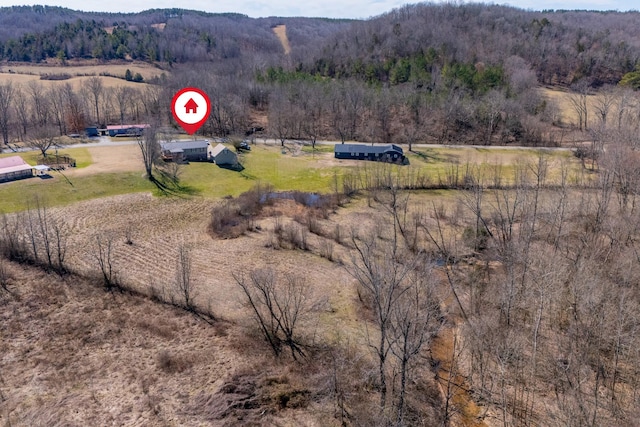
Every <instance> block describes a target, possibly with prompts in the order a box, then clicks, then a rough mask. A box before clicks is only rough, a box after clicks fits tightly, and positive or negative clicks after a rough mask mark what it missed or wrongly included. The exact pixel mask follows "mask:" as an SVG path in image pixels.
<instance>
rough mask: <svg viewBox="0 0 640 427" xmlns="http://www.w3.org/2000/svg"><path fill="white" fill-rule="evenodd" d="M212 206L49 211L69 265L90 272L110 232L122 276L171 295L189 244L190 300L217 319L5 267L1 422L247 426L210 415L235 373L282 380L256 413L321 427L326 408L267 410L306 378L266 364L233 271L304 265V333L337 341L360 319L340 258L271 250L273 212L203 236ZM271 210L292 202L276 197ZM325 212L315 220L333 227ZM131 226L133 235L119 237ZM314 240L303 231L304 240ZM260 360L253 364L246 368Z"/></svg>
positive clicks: (140, 203) (357, 336) (154, 203)
mask: <svg viewBox="0 0 640 427" xmlns="http://www.w3.org/2000/svg"><path fill="white" fill-rule="evenodd" d="M94 152H95V151H94ZM98 158H99V156H98ZM212 203H214V202H211V201H205V200H180V199H162V198H161V199H158V198H153V197H151V196H150V195H145V194H137V195H127V196H118V197H112V198H105V199H99V200H93V201H89V202H84V203H77V204H75V205H73V206H70V207H66V208H56V209H50V211H49V214H50V215H51V217H52V218H58V219H61V218H64V219H65V222H66V224H68V227H69V231H70V232H71V237H70V239H69V243H68V245H69V253H68V259H69V265H70V267H71V268H72V269H73V270H74V271H77V272H80V273H83V274H86V275H89V276H90V275H92V274H93V273H95V272H96V271H97V264H96V259H95V257H94V254H95V252H94V245H95V238H94V236H96V235H100V236H102V237H103V238H105V236H113V237H114V254H115V262H116V264H115V265H116V269H117V271H118V274H119V277H120V278H121V280H122V281H123V283H126V284H127V286H129V287H131V288H133V289H136V290H137V291H139V292H141V293H143V294H147V295H150V294H155V295H156V296H158V297H161V298H164V299H165V300H171V299H172V297H174V298H177V296H176V295H175V293H174V291H173V285H172V283H173V281H174V279H175V266H176V248H177V247H178V245H180V244H182V243H186V244H187V245H189V247H190V248H191V251H192V259H193V271H194V272H195V274H194V280H195V283H196V285H197V295H196V304H197V305H198V306H199V307H201V308H203V309H206V310H207V311H210V312H211V313H212V314H214V315H215V316H216V317H217V318H219V319H224V320H223V321H220V322H217V323H216V325H217V326H209V325H207V324H206V323H205V322H204V321H202V320H198V319H197V318H196V317H194V316H192V315H189V314H186V313H184V312H183V311H181V310H179V309H174V308H171V307H167V306H163V305H161V304H158V303H153V302H151V300H149V299H148V298H141V297H136V296H130V295H120V294H117V293H116V294H109V293H105V292H104V291H102V290H100V289H99V288H98V287H97V286H95V285H92V284H90V283H89V282H86V283H71V282H70V283H65V281H60V280H58V279H56V278H55V277H53V276H48V275H46V274H44V273H41V272H39V271H37V270H35V269H30V268H24V267H20V266H17V265H11V266H10V268H11V271H12V273H14V276H15V281H16V282H18V283H21V284H23V285H20V287H19V293H20V295H21V297H20V298H19V299H18V300H15V301H10V302H9V303H3V304H2V306H1V308H0V316H1V318H2V319H3V322H4V323H3V324H4V325H5V326H6V329H4V331H5V333H3V339H2V350H3V351H2V354H3V356H2V357H1V358H0V361H1V362H2V371H0V372H1V375H2V380H3V384H2V385H0V390H2V391H3V393H4V394H5V401H4V402H2V403H0V420H3V422H9V423H11V424H12V425H24V424H30V425H38V424H39V425H43V424H47V423H48V421H47V420H54V419H55V420H56V421H59V422H63V420H64V421H66V422H70V423H73V422H83V423H89V424H100V423H102V424H104V423H105V422H108V423H112V424H118V425H123V424H125V425H149V424H154V425H157V424H158V423H161V422H163V421H164V422H169V424H168V425H201V424H202V423H206V424H207V425H209V423H211V422H213V424H214V425H236V424H238V423H240V424H244V423H243V422H241V421H237V420H236V421H234V417H233V414H231V415H225V416H224V418H225V419H224V421H220V420H219V419H218V421H216V419H217V418H216V417H218V416H219V414H221V413H223V412H224V411H223V409H224V408H225V407H226V404H225V401H224V399H223V397H224V395H222V396H221V395H220V389H221V387H222V385H223V384H224V383H225V382H227V381H230V380H231V379H232V378H233V377H234V376H237V375H240V376H242V375H248V377H249V378H250V379H251V381H258V383H259V382H260V381H262V380H264V379H265V378H266V379H268V377H269V375H270V374H269V372H273V374H272V375H276V376H277V378H282V377H283V376H284V377H285V379H286V380H285V383H284V384H279V383H278V384H276V386H277V387H279V388H278V390H275V391H274V390H270V389H269V388H267V386H264V389H261V390H262V391H261V393H264V394H265V396H266V397H263V398H262V400H261V401H262V402H263V403H262V404H261V409H260V410H261V412H262V414H264V413H265V411H266V412H267V415H266V416H267V418H265V419H263V421H265V420H271V421H270V422H275V423H278V424H280V423H282V422H284V425H326V421H318V420H320V419H322V415H321V414H322V413H323V411H325V409H324V408H323V407H322V405H320V406H317V405H316V404H313V405H311V406H310V407H307V406H306V405H305V407H304V408H299V409H297V410H295V409H291V410H290V409H287V408H282V407H278V406H276V408H277V409H278V410H277V411H274V409H273V408H272V407H271V404H269V403H268V402H269V398H268V396H269V393H275V392H276V391H277V392H278V393H281V392H282V390H281V388H283V387H284V388H286V387H294V388H295V387H298V388H299V387H310V385H309V384H305V383H300V382H299V380H296V379H295V378H305V376H304V375H300V374H295V375H294V374H293V373H292V374H291V375H290V376H289V377H286V375H287V374H286V372H287V371H289V369H290V368H286V369H284V370H283V366H281V365H278V364H276V365H272V363H273V361H272V360H271V359H270V357H268V355H269V350H268V348H267V347H265V346H264V344H263V343H262V342H261V340H260V339H259V338H251V334H252V333H251V332H249V329H247V326H248V323H247V313H246V311H245V310H244V308H243V305H242V303H241V294H240V293H239V290H238V287H237V285H236V284H235V281H234V279H233V276H232V274H233V273H239V272H242V271H246V270H247V269H249V268H257V267H263V266H270V267H272V268H274V269H276V270H277V271H278V272H279V274H285V273H287V272H291V273H294V274H298V275H300V276H301V277H302V276H304V278H305V280H306V281H307V282H308V283H309V284H310V285H312V289H313V291H312V299H313V301H314V303H313V304H314V305H313V306H314V308H313V311H314V313H315V314H316V315H317V316H316V317H317V319H319V320H318V321H316V322H314V323H313V324H309V325H307V326H306V328H307V330H308V334H309V335H310V336H315V337H317V338H314V339H313V340H316V339H322V338H320V337H327V338H328V339H329V340H333V339H345V338H346V339H348V340H349V341H350V342H354V343H356V342H360V341H361V340H362V339H364V330H363V329H362V327H361V325H360V323H359V322H358V319H357V314H356V313H355V312H354V311H353V310H354V309H353V307H354V304H353V301H354V300H355V298H356V297H355V294H354V288H353V286H351V282H352V278H351V276H349V274H348V273H347V272H346V270H345V269H344V268H343V267H342V266H341V265H340V264H337V263H332V262H329V261H327V260H326V259H323V258H321V257H319V256H318V255H314V254H313V253H312V252H303V251H286V250H281V251H279V250H274V249H271V248H267V247H266V246H267V242H268V241H269V238H270V232H269V231H268V230H269V229H270V228H271V227H272V226H273V225H272V219H269V218H265V219H263V220H260V221H259V222H258V225H260V227H261V229H262V231H258V232H254V233H250V234H249V235H246V236H242V237H240V238H238V239H233V240H215V239H212V238H211V236H209V235H208V234H207V232H206V229H207V224H208V221H209V213H210V208H211V206H212ZM278 209H283V210H285V211H287V210H288V209H289V208H287V206H286V203H285V204H284V205H283V206H282V207H281V208H278ZM334 222H335V220H334V219H330V220H327V221H326V223H325V224H323V225H324V226H326V227H333V224H334ZM127 232H129V233H130V236H131V239H132V242H133V243H132V244H131V245H129V244H127V243H125V233H127ZM319 239H320V237H318V236H311V237H310V242H311V245H312V248H317V245H318V241H319ZM312 250H313V249H312ZM24 304H26V305H28V306H30V307H33V309H32V310H22V311H21V313H22V314H21V315H20V316H19V317H16V316H14V315H12V314H11V313H13V312H14V310H19V307H23V306H24ZM34 310H35V311H34ZM337 330H340V333H339V334H337V335H336V331H337ZM27 354H28V355H29V356H28V361H27V359H26V357H27ZM258 366H260V367H261V369H260V370H259V371H255V368H256V367H258ZM269 366H271V368H270V367H269ZM304 366H305V367H304V369H305V370H307V371H308V370H310V369H311V370H312V369H313V368H312V367H310V366H308V365H306V364H305V365H304ZM300 368H303V367H302V366H301V367H300ZM247 371H248V372H251V374H247V373H246V372H247ZM317 375H320V376H322V375H324V372H319V373H318V374H317ZM24 378H30V379H31V380H29V381H26V382H25V381H24ZM287 378H288V379H287ZM309 379H311V378H309ZM278 381H279V382H281V381H280V380H278ZM314 381H315V380H314ZM289 382H290V384H289ZM269 384H271V381H269ZM265 399H266V400H265ZM265 402H266V403H265ZM241 413H242V416H243V417H248V416H249V415H251V411H241ZM329 415H330V414H329ZM244 419H245V420H250V419H251V418H244ZM283 419H284V420H286V421H283ZM169 420H173V421H172V422H170V421H169ZM278 420H279V421H278ZM176 423H177V424H176ZM218 423H219V424H218Z"/></svg>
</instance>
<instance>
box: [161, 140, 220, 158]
mask: <svg viewBox="0 0 640 427" xmlns="http://www.w3.org/2000/svg"><path fill="white" fill-rule="evenodd" d="M160 147H161V149H162V158H163V159H164V160H166V161H173V162H176V163H182V162H206V161H207V160H209V158H208V155H207V150H208V148H209V141H207V140H199V141H171V142H161V143H160Z"/></svg>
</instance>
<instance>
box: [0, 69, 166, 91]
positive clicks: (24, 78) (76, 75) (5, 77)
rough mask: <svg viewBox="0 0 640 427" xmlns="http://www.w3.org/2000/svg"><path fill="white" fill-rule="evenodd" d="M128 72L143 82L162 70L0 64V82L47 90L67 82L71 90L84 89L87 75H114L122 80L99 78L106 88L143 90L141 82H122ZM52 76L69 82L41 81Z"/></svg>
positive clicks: (157, 74)
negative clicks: (61, 76) (36, 84)
mask: <svg viewBox="0 0 640 427" xmlns="http://www.w3.org/2000/svg"><path fill="white" fill-rule="evenodd" d="M127 69H129V70H131V72H132V73H133V74H135V73H140V74H141V75H142V77H144V79H145V80H148V79H151V78H153V77H157V76H160V75H161V74H162V73H164V72H165V71H163V70H161V69H159V68H156V67H153V66H152V65H149V64H146V63H143V62H132V63H108V64H100V65H95V64H90V65H68V66H60V65H33V64H3V65H0V83H5V82H12V83H15V84H17V85H25V84H27V83H28V82H30V81H39V82H40V83H42V84H43V85H45V86H46V87H49V86H54V85H62V84H65V83H70V84H71V85H72V86H73V87H74V88H76V89H77V88H79V87H82V86H83V83H84V81H85V80H86V79H88V78H89V76H100V74H102V73H107V74H110V75H113V76H121V77H122V78H117V77H109V76H100V78H101V79H102V81H103V84H104V86H106V87H115V86H130V87H135V88H141V87H144V85H145V84H144V83H134V82H128V81H126V80H124V75H125V72H126V70H127ZM47 74H49V75H51V74H69V75H70V76H71V78H70V79H67V80H41V79H40V76H42V75H47Z"/></svg>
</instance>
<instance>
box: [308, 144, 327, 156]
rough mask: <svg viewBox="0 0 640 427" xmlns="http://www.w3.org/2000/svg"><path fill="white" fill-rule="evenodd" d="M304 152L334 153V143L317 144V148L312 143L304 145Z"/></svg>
mask: <svg viewBox="0 0 640 427" xmlns="http://www.w3.org/2000/svg"><path fill="white" fill-rule="evenodd" d="M302 152H303V153H309V154H313V153H333V145H329V144H316V148H315V149H313V148H312V147H311V145H303V146H302Z"/></svg>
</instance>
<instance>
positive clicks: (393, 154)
mask: <svg viewBox="0 0 640 427" xmlns="http://www.w3.org/2000/svg"><path fill="white" fill-rule="evenodd" d="M333 150H334V155H335V158H336V159H351V160H373V161H378V162H391V163H403V162H404V160H405V157H404V152H403V151H402V148H400V147H398V146H397V145H395V144H387V145H365V144H336V145H335V147H334V149H333Z"/></svg>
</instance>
